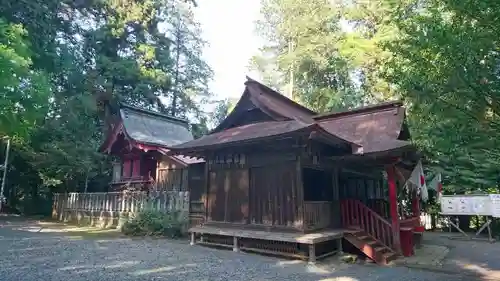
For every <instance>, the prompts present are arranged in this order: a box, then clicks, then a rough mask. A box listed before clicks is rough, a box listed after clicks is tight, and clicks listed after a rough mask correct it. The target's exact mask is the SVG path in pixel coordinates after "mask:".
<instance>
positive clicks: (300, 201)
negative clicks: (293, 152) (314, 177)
mask: <svg viewBox="0 0 500 281" xmlns="http://www.w3.org/2000/svg"><path fill="white" fill-rule="evenodd" d="M299 153H300V152H299ZM300 158H301V156H300V154H299V155H298V156H297V161H295V177H296V179H295V181H296V185H295V187H296V188H297V193H296V194H297V206H298V208H297V217H296V224H295V225H296V226H297V227H298V228H299V229H300V230H302V231H304V230H305V223H304V219H305V216H304V185H303V183H302V163H301V162H302V161H301V159H300Z"/></svg>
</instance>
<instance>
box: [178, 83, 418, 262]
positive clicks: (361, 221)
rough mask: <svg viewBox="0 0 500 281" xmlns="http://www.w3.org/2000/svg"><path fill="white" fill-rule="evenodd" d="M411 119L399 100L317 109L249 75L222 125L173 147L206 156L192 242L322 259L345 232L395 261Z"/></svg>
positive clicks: (411, 160) (410, 153)
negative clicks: (399, 200)
mask: <svg viewBox="0 0 500 281" xmlns="http://www.w3.org/2000/svg"><path fill="white" fill-rule="evenodd" d="M404 119H405V112H404V108H403V107H402V104H401V103H399V102H390V103H385V104H380V105H377V106H372V107H365V108H360V109H355V110H351V111H346V112H335V113H330V114H326V115H318V114H316V113H315V112H313V111H311V110H309V109H307V108H305V107H303V106H300V105H299V104H297V103H295V102H293V101H291V100H289V99H287V98H286V97H284V96H282V95H280V94H279V93H277V92H275V91H273V90H272V89H270V88H268V87H266V86H264V85H262V84H260V83H258V82H256V81H254V80H251V79H249V80H248V81H247V82H246V88H245V91H244V93H243V96H242V97H241V99H240V101H239V102H238V104H237V105H236V106H235V108H234V109H233V111H232V112H231V114H229V116H228V117H227V118H226V119H225V120H224V121H223V122H222V123H221V124H220V125H219V126H218V127H217V128H215V129H214V130H213V131H212V132H210V133H209V134H207V135H205V136H203V137H201V138H199V139H196V140H193V141H189V142H186V143H183V144H180V145H176V146H173V147H171V148H170V149H171V151H170V154H171V155H177V154H182V155H187V156H191V157H197V158H203V159H205V161H206V165H205V172H204V182H203V184H202V185H198V186H190V190H191V193H192V194H198V195H197V196H195V197H196V198H191V201H192V202H200V203H199V204H198V205H196V207H194V206H192V207H191V208H192V209H193V208H194V209H196V210H197V213H198V214H201V217H202V220H201V221H198V222H197V223H198V225H197V226H195V227H193V228H191V229H190V232H191V239H192V243H193V244H194V243H203V244H207V245H217V246H226V247H231V248H233V249H234V250H240V249H244V250H251V251H257V252H266V253H268V252H273V253H281V254H286V255H290V256H296V257H302V258H307V259H309V260H310V261H315V260H316V258H317V257H323V256H326V255H329V254H332V253H335V252H337V251H341V250H342V243H341V242H342V239H344V238H345V241H347V242H349V243H350V244H352V245H353V246H355V247H357V248H358V249H360V250H362V251H363V252H364V253H365V254H366V255H367V256H369V257H370V258H372V259H373V260H375V261H377V262H379V263H386V262H388V261H390V260H392V259H394V258H396V257H397V255H398V254H399V253H401V241H400V231H402V229H401V227H400V216H399V214H398V205H397V185H398V182H399V183H402V182H404V178H405V174H406V172H405V171H406V170H408V169H411V168H412V166H413V165H414V164H415V163H416V160H417V158H418V157H417V154H416V151H415V150H414V148H413V147H412V146H411V145H410V143H409V137H410V136H409V132H408V129H407V127H406V125H405V122H404ZM410 229H411V226H410Z"/></svg>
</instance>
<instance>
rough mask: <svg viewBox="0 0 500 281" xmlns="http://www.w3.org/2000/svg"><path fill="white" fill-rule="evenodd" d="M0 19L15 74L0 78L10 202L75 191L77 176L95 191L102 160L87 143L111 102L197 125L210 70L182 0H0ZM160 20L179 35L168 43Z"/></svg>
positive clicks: (0, 130)
mask: <svg viewBox="0 0 500 281" xmlns="http://www.w3.org/2000/svg"><path fill="white" fill-rule="evenodd" d="M176 14H180V15H182V16H181V17H180V19H181V20H182V21H183V24H182V25H176V23H175V21H174V19H177V18H178V17H176V16H175V15H176ZM0 18H3V19H4V20H3V21H2V22H1V23H0V60H1V61H2V64H0V71H2V73H3V74H10V73H15V76H11V75H2V78H0V83H1V84H0V87H3V89H7V90H8V91H12V93H10V92H8V91H6V92H7V94H8V97H9V98H8V99H2V100H1V101H0V113H2V114H1V115H2V116H1V117H0V135H4V134H9V135H15V136H19V139H21V138H22V140H23V142H22V144H21V143H20V142H16V143H15V145H14V147H13V151H12V155H13V157H12V159H11V161H12V163H11V164H12V165H10V167H11V169H10V170H9V179H13V180H9V181H8V182H7V191H6V194H9V196H10V197H9V202H8V203H9V204H10V205H11V207H15V208H20V209H24V208H23V206H41V205H43V202H42V201H41V200H44V199H47V201H44V202H47V203H49V202H50V201H49V200H50V194H51V192H53V191H56V190H59V191H83V190H84V186H85V182H90V183H95V185H96V186H91V189H93V190H99V189H100V190H105V189H106V188H107V183H108V182H109V169H110V165H109V164H110V163H109V162H110V161H109V160H110V159H109V158H107V157H105V156H104V155H101V154H99V153H97V148H98V146H99V144H100V143H101V142H102V141H103V132H104V131H105V129H106V127H107V126H106V123H107V122H109V121H111V118H112V117H113V114H115V113H116V112H113V110H112V109H114V108H113V105H115V104H116V103H117V102H118V101H124V102H127V103H131V104H133V105H136V106H142V107H146V108H149V109H153V110H160V111H163V112H165V113H175V114H176V115H178V116H181V117H183V116H184V117H189V118H191V119H193V122H195V123H196V125H198V126H193V129H194V127H199V128H201V129H199V130H198V131H199V133H201V132H204V130H203V126H204V124H205V123H206V121H204V120H206V116H204V114H203V113H202V112H201V111H200V110H199V109H198V106H199V104H200V103H201V102H202V101H203V100H206V99H209V98H210V97H209V93H208V90H206V89H207V88H206V83H207V81H208V80H209V79H210V77H211V76H210V75H211V72H210V71H209V68H208V66H207V65H206V63H205V62H204V61H203V60H202V59H201V52H200V50H201V47H202V43H203V40H202V39H201V38H200V36H199V34H200V33H199V25H197V23H196V21H195V20H194V18H192V14H190V12H189V7H188V6H187V4H186V3H185V1H182V0H178V1H177V0H169V1H146V2H145V1H136V0H127V1H118V2H117V1H70V2H68V1H58V0H49V1H38V0H35V1H28V2H26V1H24V2H22V1H21V2H19V1H11V0H5V1H3V2H2V5H0ZM170 26H177V28H178V29H177V34H183V36H181V39H182V40H178V44H174V42H175V41H176V40H175V36H174V34H173V33H172V32H171V31H172V30H171V29H169V27H170ZM176 50H181V51H180V52H178V53H180V54H181V55H180V59H179V61H176V60H175V53H176ZM175 73H179V74H180V75H179V76H178V79H174V76H175ZM184 80H186V81H184ZM188 80H189V81H188ZM174 84H175V85H180V86H179V87H178V89H177V91H174V90H173V85H174ZM199 89H203V91H199V92H200V94H198V90H199ZM174 94H175V95H176V97H177V98H178V99H177V101H178V103H177V106H176V107H177V109H176V110H175V112H172V104H171V103H169V102H168V101H169V100H171V98H172V97H173V96H174ZM96 101H97V104H96ZM103 104H107V105H111V107H106V108H108V109H111V110H109V111H108V110H104V107H102V105H103ZM96 105H97V106H96ZM193 116H194V117H193ZM2 118H3V119H2ZM6 121H8V122H6ZM14 121H15V122H14ZM205 127H206V125H205ZM193 131H194V130H193ZM107 177H108V178H107ZM25 210H26V209H25Z"/></svg>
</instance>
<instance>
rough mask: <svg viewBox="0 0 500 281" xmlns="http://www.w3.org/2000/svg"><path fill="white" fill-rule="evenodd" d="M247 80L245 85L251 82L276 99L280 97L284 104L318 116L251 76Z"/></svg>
mask: <svg viewBox="0 0 500 281" xmlns="http://www.w3.org/2000/svg"><path fill="white" fill-rule="evenodd" d="M246 78H247V81H246V82H245V85H246V84H247V83H249V82H250V83H256V84H257V85H259V86H260V87H263V88H264V89H265V90H267V92H268V93H272V94H273V95H274V96H276V97H278V98H279V99H281V100H282V101H283V102H286V103H288V104H289V105H291V106H294V107H296V108H299V109H301V110H304V111H305V112H307V113H310V114H311V115H316V114H317V112H314V111H313V110H311V109H309V108H307V107H305V106H303V105H301V104H300V103H298V102H295V101H294V100H292V99H290V98H288V97H287V96H285V95H283V94H281V93H280V92H278V91H276V90H274V89H272V88H271V87H269V86H266V85H264V84H263V83H261V82H259V81H257V80H255V79H252V78H250V77H249V76H247V77H246Z"/></svg>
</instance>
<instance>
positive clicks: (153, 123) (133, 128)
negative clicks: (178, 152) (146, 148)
mask: <svg viewBox="0 0 500 281" xmlns="http://www.w3.org/2000/svg"><path fill="white" fill-rule="evenodd" d="M120 116H121V118H122V120H123V126H124V129H125V132H126V133H127V135H128V136H129V137H130V138H131V139H133V140H134V141H136V142H140V143H145V144H153V145H160V146H163V147H171V146H174V145H177V144H181V143H184V142H187V141H190V140H192V139H193V135H192V134H191V132H190V131H189V129H188V123H187V121H185V120H182V119H178V118H175V117H171V116H168V115H163V114H160V113H156V112H152V111H147V110H143V109H139V108H135V107H131V106H127V105H122V106H121V108H120Z"/></svg>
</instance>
